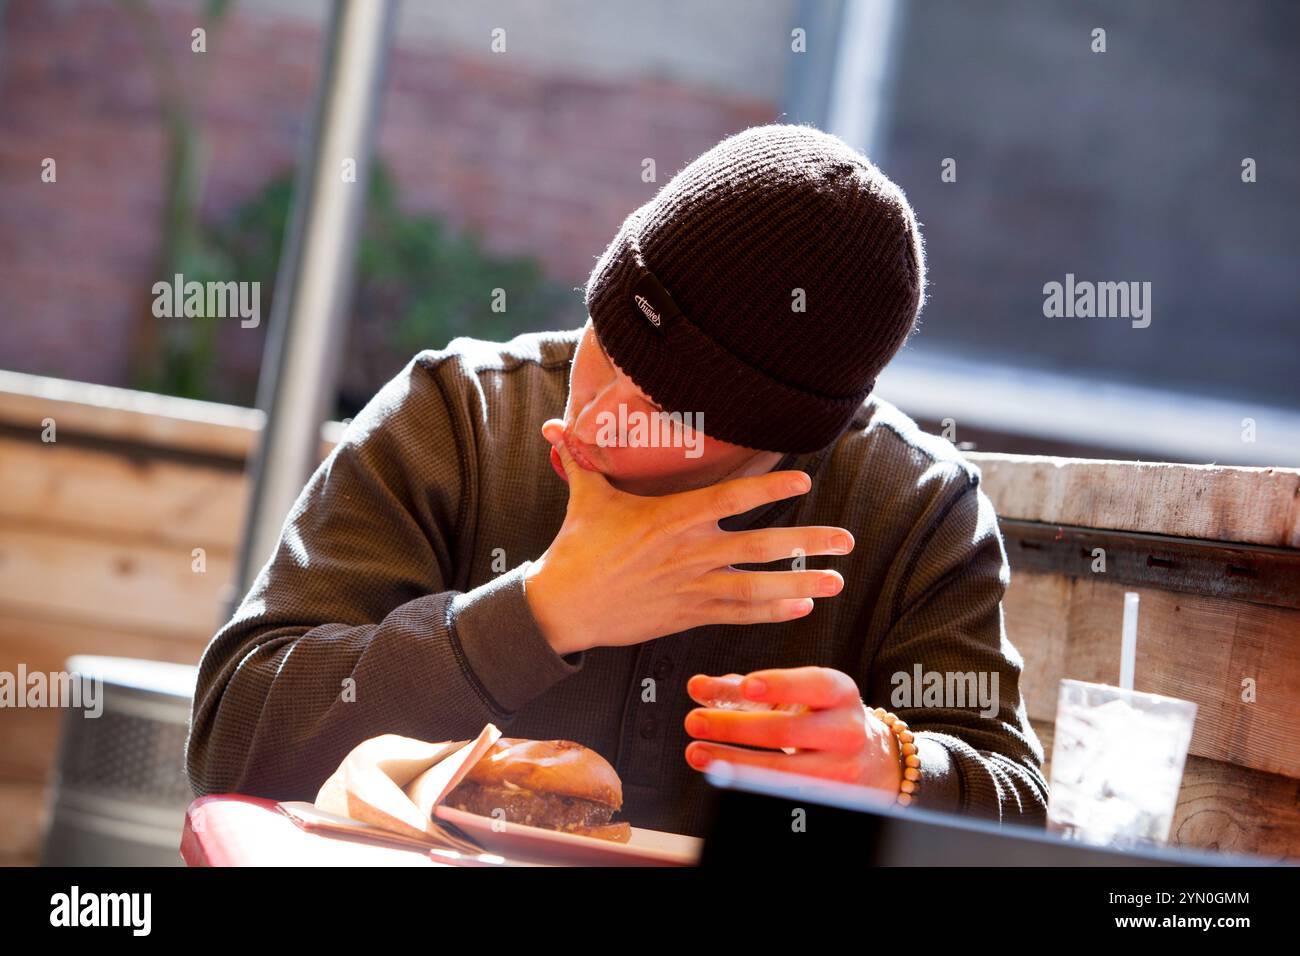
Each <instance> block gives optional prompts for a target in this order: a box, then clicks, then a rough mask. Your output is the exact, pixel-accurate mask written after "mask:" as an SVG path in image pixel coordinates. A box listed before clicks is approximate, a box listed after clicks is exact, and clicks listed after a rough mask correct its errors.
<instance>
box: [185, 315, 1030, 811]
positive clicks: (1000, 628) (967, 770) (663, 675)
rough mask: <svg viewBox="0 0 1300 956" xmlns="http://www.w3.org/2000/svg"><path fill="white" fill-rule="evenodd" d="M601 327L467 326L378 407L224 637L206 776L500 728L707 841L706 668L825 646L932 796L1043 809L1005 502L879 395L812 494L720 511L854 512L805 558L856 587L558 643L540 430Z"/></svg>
mask: <svg viewBox="0 0 1300 956" xmlns="http://www.w3.org/2000/svg"><path fill="white" fill-rule="evenodd" d="M580 335H581V330H574V331H569V332H547V333H530V334H526V335H521V336H519V337H517V338H515V339H513V340H512V341H510V342H507V343H504V344H501V343H490V342H483V341H479V340H476V339H470V338H458V339H456V340H454V341H453V342H451V343H450V345H448V346H447V348H445V349H443V350H440V351H425V352H422V353H420V354H419V355H417V356H416V357H415V358H413V359H412V360H411V362H410V363H408V364H407V366H406V367H405V368H404V369H403V370H402V371H401V372H400V373H399V374H398V375H397V376H396V377H394V378H393V380H392V381H390V382H389V383H388V384H387V385H385V386H384V388H383V389H381V390H380V391H379V392H378V393H377V394H376V395H375V397H374V398H373V399H372V400H371V401H370V402H369V403H368V404H367V406H366V407H365V408H364V409H363V410H362V412H361V413H360V414H359V415H358V416H357V417H356V419H355V420H353V422H352V423H351V424H350V425H349V426H348V428H347V430H346V432H345V434H344V436H343V438H342V440H341V441H340V443H339V444H338V446H337V447H336V448H335V449H334V450H333V451H332V452H331V453H330V455H329V456H328V457H327V458H326V460H325V461H324V462H323V463H322V464H321V465H320V467H319V468H318V469H317V470H316V472H315V473H314V474H313V475H312V477H311V479H310V480H309V481H308V483H307V485H306V487H305V488H304V489H303V491H302V493H301V495H300V496H299V498H298V500H297V502H296V503H295V505H294V507H293V509H292V511H291V512H290V514H289V516H288V518H287V520H286V523H285V525H284V528H283V531H282V533H281V537H280V540H279V543H278V545H277V547H276V550H275V552H274V554H273V555H272V556H271V558H270V560H269V561H268V563H267V564H266V565H265V566H264V567H263V568H262V570H261V572H260V574H259V575H258V577H257V579H256V581H255V582H254V584H253V586H252V589H251V590H250V591H249V593H248V594H247V596H246V597H245V598H244V600H243V602H242V603H241V605H240V606H239V608H238V609H237V611H236V612H235V614H234V616H233V618H232V619H231V620H230V621H229V622H228V623H227V624H226V625H225V626H224V627H222V628H221V630H220V631H219V632H218V633H217V634H216V635H215V636H214V637H213V639H212V641H211V643H210V644H209V645H208V647H207V649H206V651H205V652H204V654H203V659H202V661H201V663H200V667H199V678H198V687H197V690H196V693H195V698H194V710H193V715H192V720H191V726H190V734H189V738H188V741H187V744H186V768H187V772H188V774H189V778H190V782H191V784H192V786H193V788H194V791H195V793H197V794H200V795H202V794H208V793H222V792H240V793H245V794H251V795H257V796H265V797H272V798H276V799H281V800H311V799H313V798H314V797H315V795H316V791H317V789H318V788H319V787H320V785H321V783H322V782H323V781H324V780H325V779H326V778H327V777H328V776H329V775H330V774H331V773H332V772H333V771H334V770H335V768H337V767H338V765H339V763H340V762H341V761H342V760H343V758H344V756H346V755H347V753H348V751H349V750H351V749H352V747H354V746H355V745H356V744H357V743H359V742H360V741H362V740H364V739H366V738H368V737H372V736H375V735H378V734H385V733H394V734H402V735H405V736H409V737H416V738H420V739H423V740H431V741H437V740H465V739H470V738H472V737H474V736H476V735H477V734H478V733H479V732H480V731H481V730H482V729H483V726H484V725H485V724H487V723H488V722H491V723H494V724H496V725H497V726H498V727H500V728H501V729H502V731H503V732H504V733H505V734H506V735H508V736H512V737H524V738H535V739H551V738H560V739H568V740H575V741H577V742H579V743H581V744H584V745H586V746H588V747H591V748H593V749H595V750H596V751H598V752H599V753H600V754H602V755H603V756H604V757H605V758H606V759H607V760H609V761H610V763H612V764H613V765H614V767H615V769H616V770H617V771H618V774H619V776H620V778H621V779H622V781H623V787H624V805H623V812H622V816H621V818H622V819H626V820H628V821H629V822H631V823H632V825H633V826H639V827H649V828H652V829H657V830H668V831H674V832H678V833H686V834H691V835H696V836H698V835H702V832H703V830H704V828H705V826H706V824H707V819H706V816H707V808H708V790H709V784H708V783H707V781H706V780H705V779H704V777H703V775H702V773H701V772H700V771H698V770H695V769H693V768H692V767H690V766H689V765H688V764H687V763H686V759H685V757H684V751H685V748H686V745H687V744H688V743H689V742H690V741H691V740H692V739H693V738H691V737H689V735H687V734H686V731H685V729H684V727H683V721H684V719H685V715H686V713H687V712H688V711H689V710H691V709H692V708H693V707H696V706H698V705H697V704H695V702H694V701H692V700H691V699H690V697H689V696H688V695H687V693H686V681H687V679H688V678H689V677H690V676H691V675H692V674H695V673H704V674H713V675H721V674H727V673H732V672H736V673H741V674H744V673H746V672H748V671H752V670H758V669H761V668H768V667H800V666H805V665H811V664H816V665H822V666H826V667H833V668H836V669H838V670H841V671H844V672H845V673H847V674H849V675H851V676H852V677H853V679H854V680H855V681H857V684H858V687H859V688H860V690H861V692H862V697H863V699H864V701H865V702H866V703H867V704H868V705H870V706H873V707H874V706H880V707H884V708H885V709H887V710H892V711H894V712H895V713H897V714H898V715H899V716H900V717H901V718H903V719H904V720H905V721H907V723H908V724H909V725H910V726H911V728H912V730H913V731H914V732H916V742H917V746H918V752H919V756H920V760H921V779H920V781H919V783H918V791H917V795H916V802H915V804H914V805H916V806H921V807H926V808H932V809H936V810H945V811H953V812H962V813H968V814H971V815H975V816H979V817H983V818H986V819H993V820H1001V821H1005V822H1009V823H1018V824H1028V825H1042V823H1043V821H1044V819H1045V813H1046V806H1047V783H1046V781H1045V780H1044V778H1043V774H1042V761H1043V750H1042V745H1041V743H1040V742H1039V740H1038V738H1037V736H1036V735H1035V733H1034V730H1033V728H1032V727H1031V726H1030V724H1029V721H1028V717H1027V714H1026V711H1025V706H1024V701H1023V699H1022V695H1021V692H1020V688H1019V677H1020V673H1021V669H1022V664H1023V662H1022V659H1021V657H1020V655H1019V653H1018V652H1017V651H1016V649H1015V648H1014V647H1013V646H1012V645H1011V643H1010V642H1009V641H1008V640H1007V637H1006V633H1005V630H1004V625H1003V616H1002V606H1001V599H1002V596H1003V593H1004V591H1005V590H1006V587H1007V584H1008V583H1009V581H1010V569H1009V566H1008V564H1007V557H1006V552H1005V549H1004V547H1003V543H1002V537H1001V532H1000V531H999V529H998V523H997V516H996V514H995V512H994V509H993V505H992V503H991V502H990V501H989V499H988V496H987V495H986V494H985V493H984V491H983V490H982V489H981V488H980V484H979V482H980V473H979V470H978V469H977V468H976V467H975V466H974V465H972V464H971V463H969V462H968V461H966V460H965V459H964V458H963V457H962V456H961V455H960V454H959V453H958V452H957V451H956V449H955V448H954V447H953V446H952V444H951V443H950V442H948V441H945V440H944V439H941V438H938V437H936V436H933V435H929V434H926V433H924V432H922V431H920V430H919V429H918V428H917V426H916V424H915V423H914V422H913V421H912V420H911V419H910V418H908V417H907V416H906V415H904V414H903V413H902V412H900V411H899V410H898V409H897V408H895V407H894V406H893V405H891V404H890V403H888V402H886V401H884V400H883V399H880V398H879V397H877V396H875V395H871V396H869V397H868V398H867V399H866V400H865V401H864V402H863V404H862V407H861V409H860V410H859V412H858V414H857V415H856V416H855V418H854V420H853V422H852V425H851V427H850V428H849V429H848V430H847V431H846V432H845V433H844V434H842V435H841V437H840V438H839V439H838V440H837V441H836V442H835V443H834V444H832V445H831V446H830V447H829V448H826V449H822V450H821V451H818V452H813V453H808V454H790V455H787V456H786V457H785V458H784V459H783V460H782V461H781V462H780V463H779V464H778V466H777V468H778V469H784V468H798V469H803V470H804V471H806V472H807V473H808V474H810V475H811V476H812V479H813V488H812V490H811V491H810V492H808V493H807V494H804V495H801V496H798V497H795V498H790V499H784V500H782V501H777V502H773V503H771V504H768V505H764V506H761V507H759V508H755V509H753V510H752V511H749V512H746V513H745V514H743V515H737V516H733V517H731V518H727V519H724V520H723V521H722V522H720V525H721V527H722V528H724V529H725V530H741V529H743V528H759V527H768V526H774V525H779V526H792V525H835V526H839V527H844V528H847V529H849V531H851V532H852V533H853V537H854V539H855V541H856V545H855V548H854V550H853V551H852V552H851V553H850V554H848V555H844V556H810V557H808V558H806V559H805V560H806V562H807V564H806V566H807V567H810V568H834V569H835V570H837V571H839V572H840V574H842V575H843V577H844V581H845V587H844V589H843V590H842V591H841V592H840V594H839V595H837V596H835V597H832V598H827V599H823V600H819V601H817V602H816V605H815V607H814V610H813V612H812V613H811V614H810V615H808V616H807V617H804V618H801V619H799V620H795V621H790V622H786V623H781V624H756V625H718V626H709V627H700V628H695V629H692V630H689V631H684V632H681V633H678V634H672V635H667V636H665V637H661V638H659V639H657V640H653V641H648V642H646V643H643V644H640V645H634V646H631V647H595V648H591V649H588V650H586V651H582V652H578V653H574V654H570V655H567V656H561V655H559V654H557V653H556V652H555V651H554V650H553V649H552V648H551V646H550V645H549V644H548V643H547V641H546V639H545V638H544V637H543V635H542V633H541V631H540V630H539V628H538V625H537V622H536V620H535V619H534V618H533V616H532V613H531V611H530V609H529V606H528V604H527V601H526V599H525V596H524V590H523V580H524V572H525V570H526V569H527V566H528V563H529V561H530V560H532V559H535V558H537V557H538V556H540V555H541V554H542V552H543V551H545V550H546V548H547V547H549V545H550V543H551V541H552V539H553V538H554V536H555V534H556V532H557V531H558V530H559V528H560V525H561V524H562V522H563V519H564V514H565V505H566V502H567V498H568V489H567V486H566V485H565V484H564V482H563V481H561V480H560V479H559V478H558V477H557V476H556V474H555V473H554V471H553V470H552V469H551V466H550V464H549V460H548V455H549V446H548V445H547V443H546V441H545V439H543V438H542V436H541V433H540V427H541V424H542V422H543V421H545V420H546V419H548V418H553V417H563V410H564V405H565V398H566V395H567V391H568V378H569V367H570V362H571V360H572V358H573V353H574V349H575V347H576V345H577V342H578V339H579V337H580ZM705 430H706V431H707V427H706V428H705ZM737 567H741V568H745V569H754V570H774V569H775V568H776V567H778V565H738V566H737ZM628 613H630V614H634V613H636V611H635V609H634V608H629V609H628ZM918 670H919V672H920V673H922V674H928V673H929V672H938V673H939V674H941V675H943V676H944V677H945V678H947V677H948V675H950V674H970V675H973V676H974V677H975V678H976V679H983V680H984V681H985V683H986V685H987V686H992V679H993V678H994V677H996V679H997V685H996V690H997V698H998V699H997V711H996V713H995V714H993V715H992V716H985V715H983V714H981V706H980V704H979V703H977V702H976V701H975V700H973V699H970V700H967V701H965V702H964V703H965V706H942V705H943V704H945V703H948V704H951V703H954V701H951V700H949V701H943V700H934V699H930V700H924V699H913V700H906V701H903V703H904V704H906V706H900V705H899V704H898V703H896V700H897V698H895V697H894V693H895V691H896V689H901V687H902V686H904V685H902V684H900V681H901V680H902V678H901V677H900V676H898V675H906V676H907V679H908V680H909V681H911V680H912V679H913V678H914V677H915V676H916V674H917V672H918ZM981 675H982V677H981ZM647 688H649V689H652V691H653V692H652V693H649V692H647ZM917 696H918V697H919V696H920V695H919V693H918V695H917Z"/></svg>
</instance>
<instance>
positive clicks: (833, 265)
mask: <svg viewBox="0 0 1300 956" xmlns="http://www.w3.org/2000/svg"><path fill="white" fill-rule="evenodd" d="M924 294H925V266H924V257H923V254H922V247H921V237H920V233H919V231H918V230H917V227H916V220H915V218H914V217H913V215H912V209H911V207H910V206H909V205H908V204H907V199H906V197H905V196H904V195H903V192H902V190H900V189H899V188H898V187H897V186H895V185H894V184H893V183H892V182H890V181H889V180H888V179H887V178H886V177H885V176H884V174H883V173H881V172H880V170H878V169H877V168H876V167H875V166H873V165H872V164H871V163H870V162H869V161H868V160H867V159H866V157H864V156H863V155H862V154H861V153H859V152H857V151H856V150H854V149H853V148H852V147H851V146H849V145H848V144H847V143H845V142H844V141H843V140H842V139H840V138H839V137H838V136H833V135H831V134H830V133H825V132H823V131H821V130H818V129H815V128H813V127H810V126H801V125H786V124H776V125H770V126H757V127H752V128H750V129H747V130H745V131H743V132H741V133H737V134H735V135H733V136H730V137H728V138H727V139H725V140H723V141H722V142H721V143H719V144H718V145H717V146H714V147H713V148H712V149H710V150H709V151H708V152H706V153H704V154H703V155H702V156H700V157H699V158H697V159H696V160H695V161H694V162H692V163H690V164H689V165H687V166H686V167H685V168H683V169H682V170H680V171H679V172H678V173H677V174H676V175H675V176H673V178H672V179H671V180H670V181H669V182H668V183H666V184H665V185H664V186H663V188H662V189H660V190H659V192H658V193H657V194H656V195H655V196H654V198H652V199H651V200H650V201H649V202H647V203H646V204H645V205H643V206H641V207H640V208H638V209H636V210H634V211H633V212H632V213H631V214H629V215H628V217H627V219H625V220H624V221H623V225H622V226H621V227H620V229H619V232H618V235H617V236H616V237H615V238H614V241H613V242H612V243H611V244H610V245H609V247H608V248H607V249H606V250H605V252H604V254H603V255H602V256H601V258H600V260H599V261H598V262H597V263H596V267H595V269H594V270H593V271H592V273H591V277H590V279H588V281H587V289H586V304H587V311H588V313H589V314H590V315H591V319H592V324H593V325H594V326H595V330H596V335H597V337H598V338H599V340H600V343H601V345H602V347H603V348H604V349H605V351H606V352H607V353H608V354H609V356H610V358H611V359H612V360H613V361H614V363H615V364H616V365H618V367H619V368H621V369H622V370H623V371H624V372H625V373H626V374H627V375H628V376H629V377H630V378H631V379H632V381H633V382H635V383H636V385H637V387H638V388H640V389H641V390H642V391H643V392H645V393H646V394H647V395H649V396H650V397H651V398H652V399H654V401H655V402H657V403H658V404H659V405H661V406H662V407H663V408H664V409H665V410H666V411H668V412H684V413H685V412H690V413H696V414H698V415H700V416H701V418H700V419H699V427H700V430H701V431H703V432H704V434H706V435H708V436H709V437H711V438H715V439H718V440H721V441H726V442H731V443H732V444H736V445H744V446H746V447H749V448H753V449H756V450H763V451H777V452H783V453H784V452H796V453H803V452H811V451H817V450H820V449H822V448H824V447H826V446H827V445H829V444H830V443H831V442H833V441H835V439H837V438H838V437H839V436H840V435H841V434H842V433H843V431H844V429H845V428H846V427H847V426H848V424H849V422H850V421H851V420H852V418H853V414H854V412H855V411H856V410H857V408H858V407H859V406H860V405H861V404H862V402H863V400H864V399H865V398H866V397H867V396H868V395H869V394H870V392H871V389H872V388H873V387H874V386H875V382H876V376H877V375H878V374H879V373H880V371H881V369H883V368H884V367H885V365H886V363H888V362H889V360H890V359H891V358H893V357H894V354H895V353H896V352H897V351H898V350H899V349H900V348H901V347H902V346H903V343H904V342H905V341H906V339H907V337H908V335H909V333H910V332H911V330H912V329H913V327H914V323H915V321H916V318H917V315H918V314H919V312H920V309H921V305H922V303H923V301H924Z"/></svg>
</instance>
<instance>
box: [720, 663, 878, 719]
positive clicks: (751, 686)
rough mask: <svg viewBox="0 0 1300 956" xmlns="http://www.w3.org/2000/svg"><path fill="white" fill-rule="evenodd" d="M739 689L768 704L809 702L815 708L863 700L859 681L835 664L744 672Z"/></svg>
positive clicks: (751, 697)
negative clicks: (834, 666)
mask: <svg viewBox="0 0 1300 956" xmlns="http://www.w3.org/2000/svg"><path fill="white" fill-rule="evenodd" d="M740 690H741V693H742V694H744V695H745V697H746V698H748V699H749V700H760V701H764V702H766V703H769V704H807V705H808V706H809V707H811V708H813V709H814V710H825V709H827V708H832V707H845V706H846V705H848V704H855V705H858V704H860V703H861V700H862V694H861V692H860V691H859V690H858V685H857V682H855V681H854V680H853V678H852V677H850V676H849V675H848V674H846V673H844V672H843V671H841V670H836V669H835V668H833V667H819V666H815V665H813V666H808V667H775V668H769V669H767V670H761V671H750V672H749V673H748V674H746V675H745V680H744V682H743V683H742V684H741V687H740ZM846 709H850V710H852V709H853V708H846ZM859 709H860V708H859Z"/></svg>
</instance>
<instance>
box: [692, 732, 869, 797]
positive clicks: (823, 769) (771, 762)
mask: <svg viewBox="0 0 1300 956" xmlns="http://www.w3.org/2000/svg"><path fill="white" fill-rule="evenodd" d="M685 756H686V762H687V763H689V764H690V765H691V766H692V767H694V768H695V769H697V770H704V769H706V768H707V767H708V765H709V764H710V763H712V762H713V761H714V760H724V761H726V762H728V763H733V764H744V765H747V766H751V767H762V768H764V769H766V770H778V771H781V772H783V773H792V774H800V775H804V776H808V777H816V778H819V779H822V780H830V781H834V782H836V783H858V782H859V781H860V780H861V779H862V776H863V771H864V767H863V765H862V758H860V757H858V756H855V755H851V754H844V753H832V752H826V751H818V750H810V751H803V752H801V753H797V754H793V755H790V754H783V753H780V752H779V751H766V750H745V749H744V748H742V747H729V746H727V745H725V744H712V743H710V744H702V743H699V742H697V741H692V742H691V743H690V744H687V746H686V753H685ZM862 792H863V793H872V792H873V791H871V790H869V789H866V788H864V789H863V791H862ZM884 799H885V798H883V797H882V801H883V800H884Z"/></svg>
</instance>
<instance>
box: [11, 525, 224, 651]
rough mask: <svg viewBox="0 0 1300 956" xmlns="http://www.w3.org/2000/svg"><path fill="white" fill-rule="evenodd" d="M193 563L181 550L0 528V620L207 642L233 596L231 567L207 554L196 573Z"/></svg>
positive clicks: (186, 549) (179, 546)
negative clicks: (188, 637) (91, 627)
mask: <svg viewBox="0 0 1300 956" xmlns="http://www.w3.org/2000/svg"><path fill="white" fill-rule="evenodd" d="M192 560H193V559H192V558H191V547H190V546H189V545H188V544H183V543H177V544H166V543H161V544H150V543H145V542H140V541H131V542H121V541H113V540H111V539H106V538H99V537H92V536H87V535H76V534H69V533H66V532H61V531H55V530H51V529H31V528H20V527H16V526H6V527H0V568H2V569H3V573H0V617H4V616H8V615H12V616H16V617H21V618H28V619H31V618H45V619H49V620H54V621H63V622H66V623H69V624H76V623H83V624H96V623H97V624H98V625H100V626H103V627H107V628H110V629H116V630H134V631H141V632H145V633H161V634H174V633H180V634H186V635H191V636H195V637H198V636H201V635H206V636H211V635H212V633H213V632H215V630H216V628H217V627H218V626H219V625H220V624H221V621H219V620H218V617H219V616H220V615H224V612H225V604H226V598H227V597H228V596H229V595H231V594H232V592H231V590H230V588H231V582H233V580H234V576H235V572H234V561H233V559H232V557H231V556H229V555H227V554H224V553H217V552H209V553H208V554H207V556H206V561H207V570H206V571H205V572H203V573H197V572H195V571H193V570H191V562H192Z"/></svg>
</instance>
